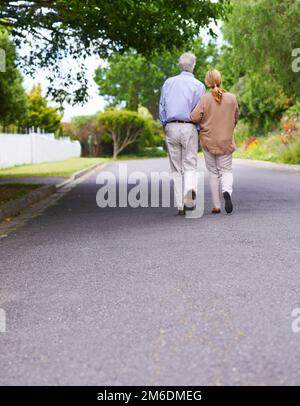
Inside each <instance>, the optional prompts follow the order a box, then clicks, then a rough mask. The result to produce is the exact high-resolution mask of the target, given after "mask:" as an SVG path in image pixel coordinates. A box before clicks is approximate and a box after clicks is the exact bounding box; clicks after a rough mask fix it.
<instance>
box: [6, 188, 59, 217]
mask: <svg viewBox="0 0 300 406" xmlns="http://www.w3.org/2000/svg"><path fill="white" fill-rule="evenodd" d="M55 191H56V187H55V185H46V186H42V187H41V188H39V189H37V190H34V191H33V192H30V193H28V194H27V195H26V196H22V197H19V198H18V199H16V200H13V201H11V202H7V203H5V204H4V205H2V207H1V208H0V221H2V220H4V219H5V218H7V217H14V216H17V215H18V214H19V213H20V211H21V210H23V209H25V208H26V207H28V206H30V205H31V204H33V203H36V202H38V201H40V200H42V199H44V198H45V197H47V196H49V195H51V194H52V193H54V192H55Z"/></svg>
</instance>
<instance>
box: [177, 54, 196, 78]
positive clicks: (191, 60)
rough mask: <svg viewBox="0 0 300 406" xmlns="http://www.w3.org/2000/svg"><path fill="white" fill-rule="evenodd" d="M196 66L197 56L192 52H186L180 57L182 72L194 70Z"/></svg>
mask: <svg viewBox="0 0 300 406" xmlns="http://www.w3.org/2000/svg"><path fill="white" fill-rule="evenodd" d="M195 66H196V57H195V55H194V54H192V53H190V52H185V53H184V54H182V55H181V57H180V58H179V68H180V70H181V71H182V72H184V71H185V72H191V73H193V72H194V69H195Z"/></svg>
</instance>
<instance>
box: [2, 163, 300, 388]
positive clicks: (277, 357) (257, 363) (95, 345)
mask: <svg viewBox="0 0 300 406" xmlns="http://www.w3.org/2000/svg"><path fill="white" fill-rule="evenodd" d="M202 165H203V163H202V162H201V163H200V166H202ZM108 168H109V169H111V170H114V171H116V164H114V165H112V166H110V167H108ZM129 168H130V170H140V171H146V172H147V173H149V172H150V171H151V170H168V162H167V160H164V159H159V160H145V161H131V162H130V163H129ZM95 176H96V175H95V174H93V175H91V176H90V177H89V178H88V179H86V180H85V181H84V182H82V183H81V184H79V185H77V187H75V188H74V189H72V190H71V191H70V192H69V193H68V194H65V195H64V196H63V197H62V199H60V200H59V201H58V202H57V203H56V205H55V206H53V207H50V208H48V209H47V210H46V211H45V212H44V213H43V214H42V215H41V216H39V217H36V218H34V219H32V220H31V221H29V222H27V224H26V225H25V226H23V227H20V228H18V229H16V230H15V231H14V232H12V233H11V234H9V235H8V237H7V238H3V239H1V240H0V266H1V268H0V308H2V309H4V310H5V312H6V319H7V331H6V332H5V333H0V349H1V350H0V384H1V385H4V384H8V385H12V384H17V385H152V384H153V385H156V384H159V385H171V384H172V385H173V384H174V385H177V384H178V385H229V384H230V385H237V384H247V385H248V384H249V385H253V384H258V385H262V384H268V385H269V384H270V385H272V384H279V385H288V384H289V385H296V384H297V385H299V384H300V368H299V364H300V333H294V332H293V331H292V327H291V326H292V320H293V319H292V317H291V312H292V310H293V309H294V308H296V307H300V212H299V209H300V203H299V202H300V173H290V172H287V171H281V170H270V169H262V168H255V167H252V166H248V165H246V164H241V163H236V164H235V193H234V203H235V211H234V214H233V215H230V216H227V215H225V214H221V215H219V216H213V215H211V214H210V210H211V205H210V198H209V194H208V190H206V199H205V202H206V204H205V216H204V217H203V218H201V219H198V220H190V219H189V220H188V219H185V218H182V217H176V216H175V209H174V208H169V209H167V208H138V209H133V208H107V209H100V208H99V207H97V205H96V203H95V197H96V192H97V190H98V189H99V185H96V184H95ZM206 189H207V188H206Z"/></svg>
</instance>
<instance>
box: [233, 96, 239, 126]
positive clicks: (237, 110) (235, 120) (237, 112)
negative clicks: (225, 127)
mask: <svg viewBox="0 0 300 406" xmlns="http://www.w3.org/2000/svg"><path fill="white" fill-rule="evenodd" d="M239 116H240V109H239V105H238V102H237V101H236V108H235V114H234V126H236V125H237V122H238V121H239Z"/></svg>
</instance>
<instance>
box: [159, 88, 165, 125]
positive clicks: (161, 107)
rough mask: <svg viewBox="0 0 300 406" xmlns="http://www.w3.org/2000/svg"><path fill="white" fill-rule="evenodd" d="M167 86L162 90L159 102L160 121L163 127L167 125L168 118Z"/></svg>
mask: <svg viewBox="0 0 300 406" xmlns="http://www.w3.org/2000/svg"><path fill="white" fill-rule="evenodd" d="M165 92H166V89H165V84H164V85H163V87H162V89H161V95H160V101H159V119H160V122H161V124H162V125H163V126H165V125H166V124H167V116H166V102H165Z"/></svg>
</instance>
